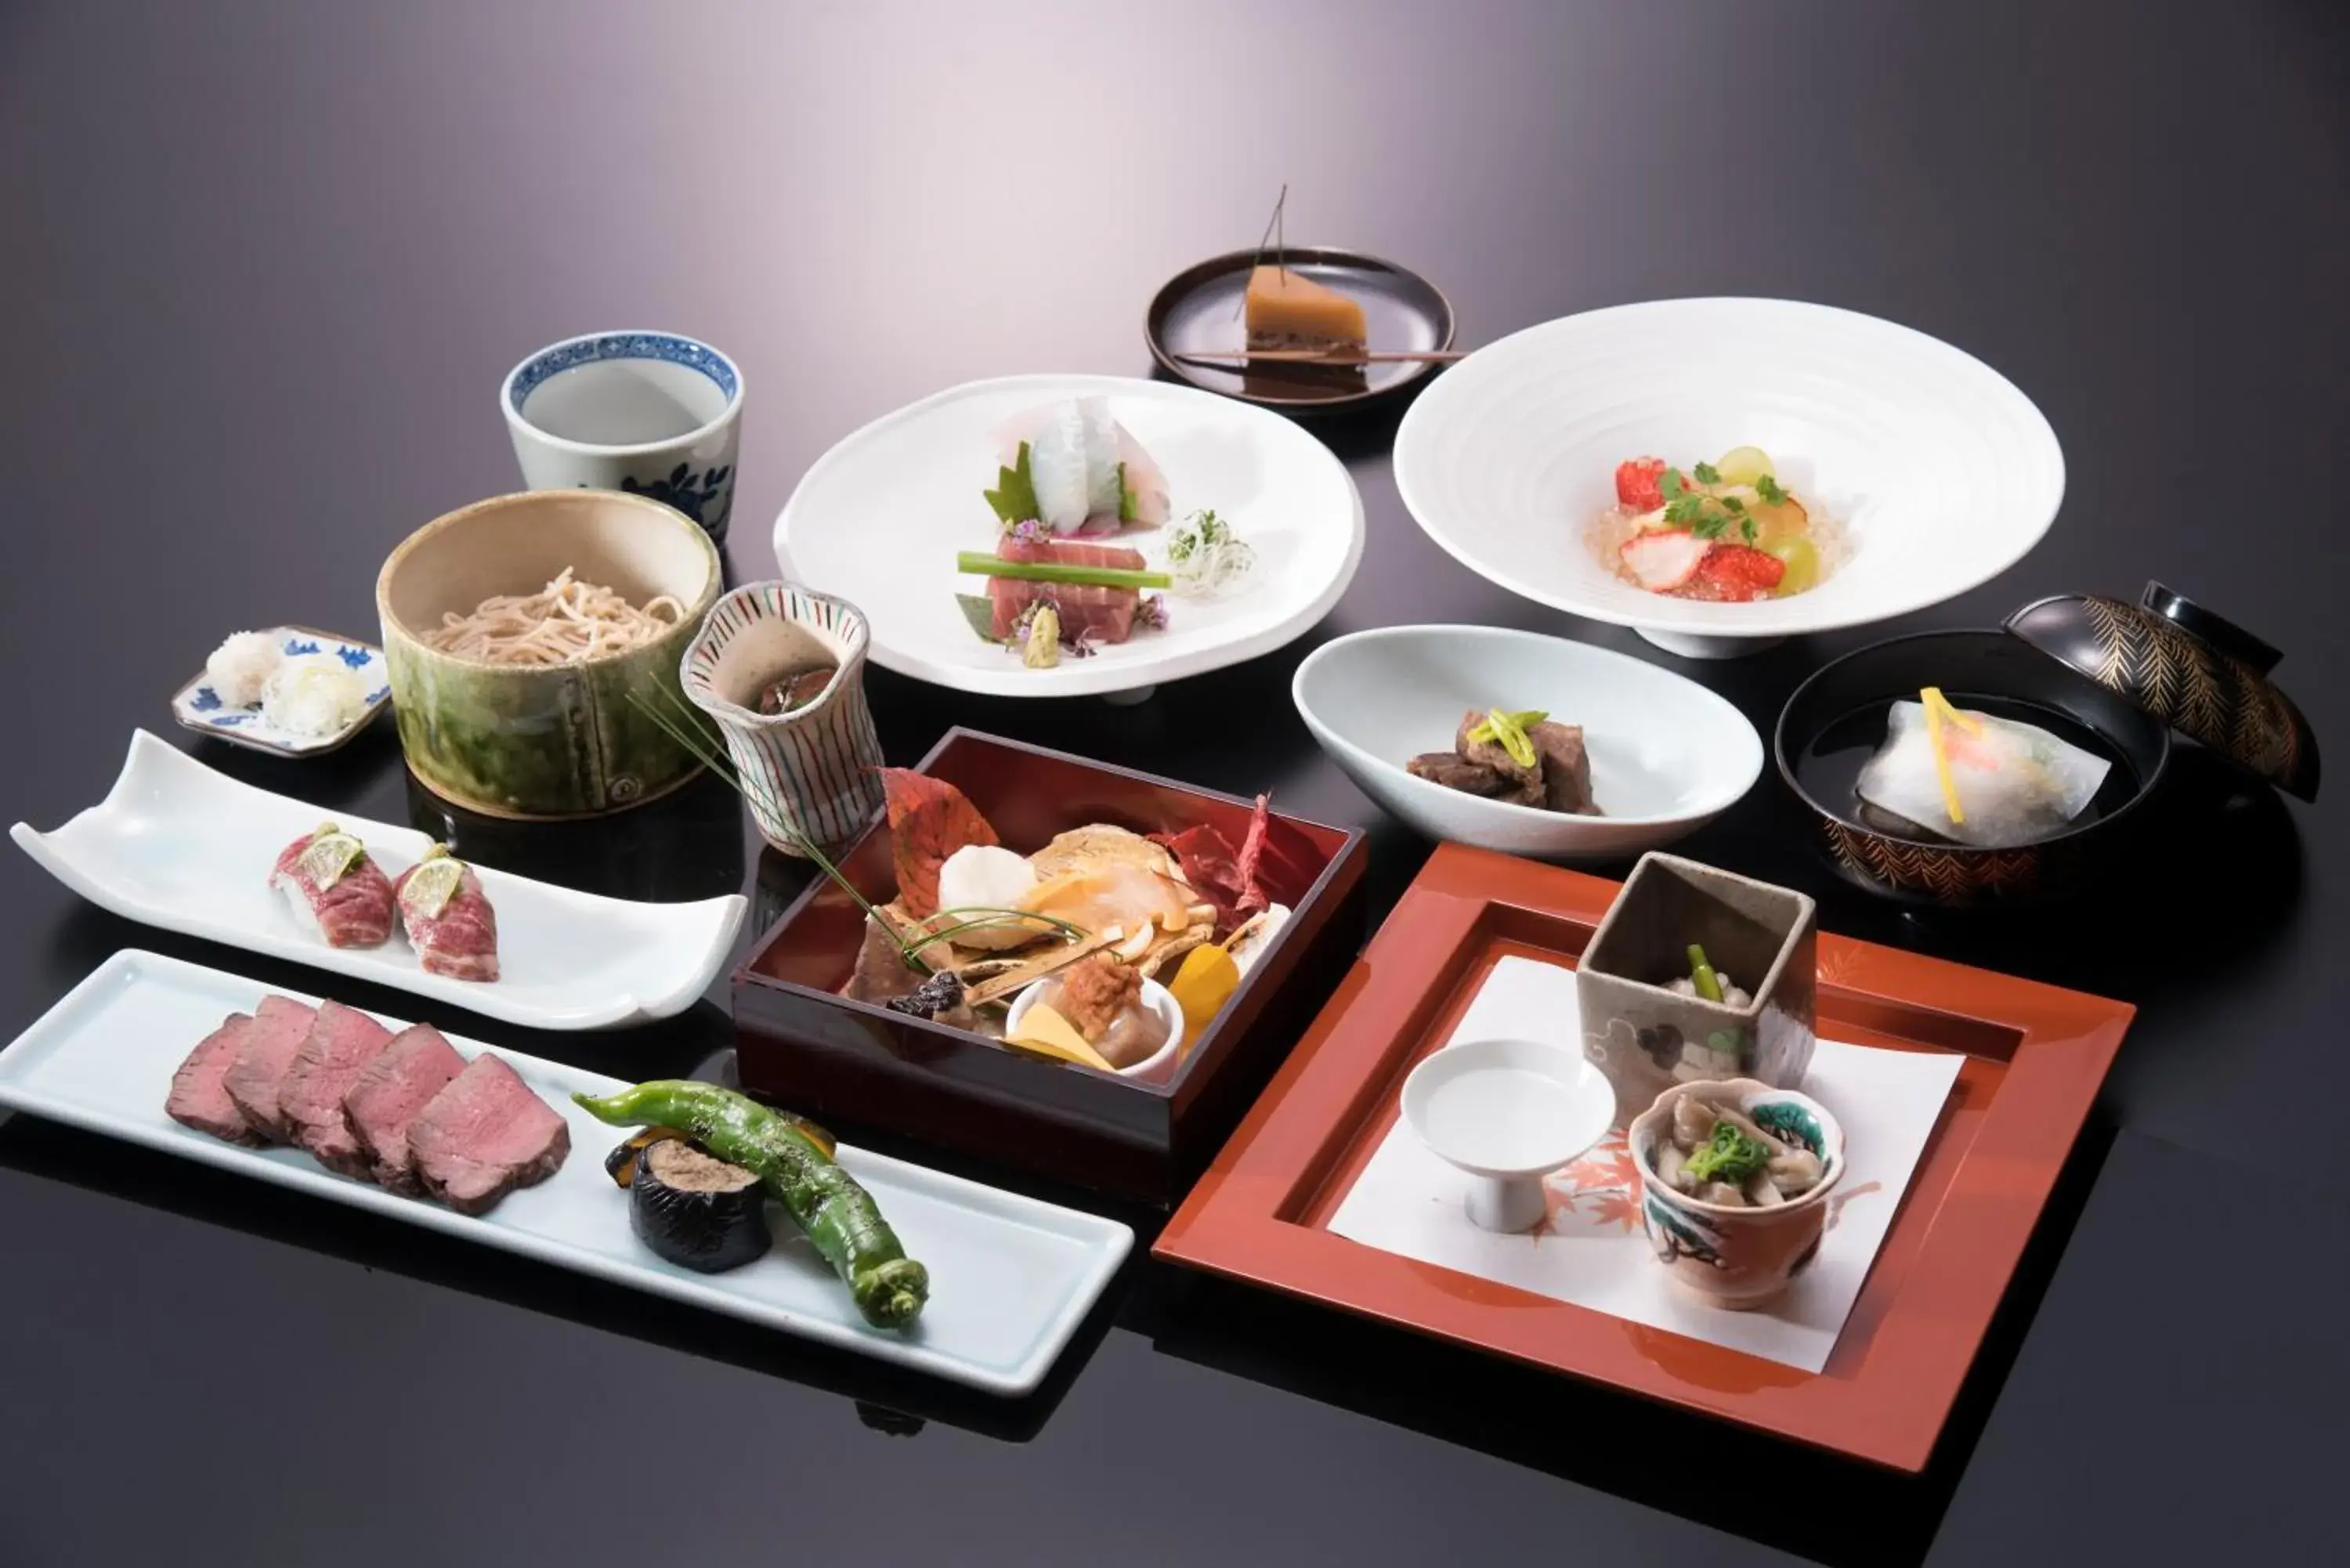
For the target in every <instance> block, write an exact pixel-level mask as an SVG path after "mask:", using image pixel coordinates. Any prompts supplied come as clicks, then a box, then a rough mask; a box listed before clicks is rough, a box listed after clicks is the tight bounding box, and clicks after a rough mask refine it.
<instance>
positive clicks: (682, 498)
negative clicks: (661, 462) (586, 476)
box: [620, 462, 734, 535]
mask: <svg viewBox="0 0 2350 1568" xmlns="http://www.w3.org/2000/svg"><path fill="white" fill-rule="evenodd" d="M733 472H734V470H733V468H732V467H719V468H712V469H705V470H704V471H702V472H700V473H695V472H691V467H690V465H688V464H686V463H682V462H681V463H679V464H678V465H677V466H676V467H675V468H672V469H671V470H670V471H669V477H668V478H667V479H656V480H651V481H650V482H648V483H643V484H639V483H637V482H636V481H635V480H634V479H622V480H621V481H620V488H621V489H623V490H625V491H627V492H628V493H629V494H631V495H641V496H644V497H645V498H646V499H648V500H651V501H658V502H660V503H661V504H663V505H664V506H674V507H676V508H677V509H678V510H679V511H680V512H682V513H684V514H686V515H687V516H688V517H691V518H692V519H693V520H694V521H695V522H696V523H699V524H702V526H703V527H704V528H706V529H708V530H709V531H710V532H711V533H712V535H723V534H724V533H725V529H726V511H727V507H726V491H727V484H726V482H727V480H728V479H729V478H731V477H732V476H733Z"/></svg>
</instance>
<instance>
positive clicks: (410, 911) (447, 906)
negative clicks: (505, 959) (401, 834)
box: [392, 844, 498, 981]
mask: <svg viewBox="0 0 2350 1568" xmlns="http://www.w3.org/2000/svg"><path fill="white" fill-rule="evenodd" d="M392 896H393V898H395V899H396V901H397V902H398V904H399V907H400V924H401V925H402V926H403V927H405V928H406V929H407V931H408V940H409V945H410V946H411V947H413V948H414V949H415V950H416V956H417V957H418V958H420V959H421V960H422V961H423V963H424V967H425V969H426V970H427V971H430V972H431V973H433V974H445V975H447V976H449V977H450V978H451V979H452V980H479V981H491V980H495V979H497V978H498V917H497V913H496V911H495V910H494V909H491V908H490V900H489V899H488V898H486V897H484V894H483V892H482V879H481V878H480V877H476V876H474V875H473V867H470V866H468V865H466V864H465V863H464V862H463V861H462V860H460V859H458V858H457V857H455V856H453V855H452V854H450V853H449V851H448V849H447V847H446V846H442V845H439V844H436V845H434V846H432V848H430V849H428V850H426V851H425V852H424V858H423V859H421V860H420V861H418V862H417V863H416V864H415V865H413V866H411V867H409V868H408V869H407V870H405V871H403V872H401V873H400V880H399V881H397V882H395V883H393V884H392Z"/></svg>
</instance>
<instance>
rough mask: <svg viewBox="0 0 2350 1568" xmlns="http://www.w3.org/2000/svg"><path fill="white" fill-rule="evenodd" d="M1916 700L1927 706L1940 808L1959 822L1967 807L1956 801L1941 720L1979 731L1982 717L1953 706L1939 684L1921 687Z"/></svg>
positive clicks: (1967, 730) (1956, 793) (1956, 796)
mask: <svg viewBox="0 0 2350 1568" xmlns="http://www.w3.org/2000/svg"><path fill="white" fill-rule="evenodd" d="M1918 702H1919V703H1920V704H1922V705H1923V706H1924V708H1925V710H1926V739H1927V741H1928V742H1929V743H1930V744H1931V745H1932V746H1933V748H1934V776H1935V778H1936V779H1938V780H1939V781H1940V783H1941V785H1942V808H1943V809H1944V810H1945V811H1948V812H1949V813H1950V820H1951V821H1952V822H1953V823H1962V822H1964V821H1966V819H1967V808H1966V807H1965V806H1963V805H1960V804H1959V785H1958V781H1957V780H1956V779H1954V778H1952V777H1951V776H1950V740H1949V738H1948V737H1947V736H1945V735H1944V734H1943V733H1942V723H1943V722H1944V721H1945V720H1948V721H1949V722H1951V723H1953V724H1956V725H1957V726H1958V727H1959V728H1960V729H1961V730H1964V731H1965V732H1967V733H1968V734H1970V735H1980V734H1981V733H1982V721H1981V720H1980V719H1978V718H1976V717H1975V716H1974V715H1973V714H1971V713H1962V712H1960V711H1959V710H1958V709H1956V708H1954V707H1952V706H1951V705H1950V699H1949V698H1948V697H1945V696H1943V695H1942V689H1941V688H1940V687H1939V686H1929V687H1926V688H1924V689H1923V690H1921V691H1919V692H1918Z"/></svg>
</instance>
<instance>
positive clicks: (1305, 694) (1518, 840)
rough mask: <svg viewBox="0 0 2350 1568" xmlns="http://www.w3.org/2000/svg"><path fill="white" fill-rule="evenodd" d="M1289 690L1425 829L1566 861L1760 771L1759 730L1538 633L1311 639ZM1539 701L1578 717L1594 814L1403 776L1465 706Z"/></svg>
mask: <svg viewBox="0 0 2350 1568" xmlns="http://www.w3.org/2000/svg"><path fill="white" fill-rule="evenodd" d="M1290 695H1291V697H1292V699H1293V700H1294V701H1295V702H1296V704H1297V711H1298V713H1299V715H1300V716H1301V717H1303V718H1304V719H1305V727H1306V728H1307V729H1309V730H1311V731H1313V732H1314V738H1315V740H1316V741H1318V742H1321V745H1322V749H1323V750H1324V751H1325V752H1327V753H1329V754H1330V760H1331V761H1333V762H1335V763H1337V764H1338V766H1339V767H1340V768H1341V769H1342V770H1344V771H1345V773H1346V774H1347V777H1348V778H1350V779H1352V780H1354V781H1355V783H1356V784H1357V785H1359V786H1360V787H1361V789H1362V791H1363V793H1364V794H1367V795H1369V796H1370V797H1371V798H1372V799H1373V800H1375V801H1377V802H1378V804H1379V805H1382V806H1384V807H1386V808H1387V809H1388V811H1389V812H1392V813H1393V814H1394V815H1397V816H1399V817H1400V818H1402V819H1403V820H1404V821H1405V822H1407V823H1409V824H1410V825H1411V826H1413V827H1415V828H1418V829H1419V831H1420V832H1422V833H1424V834H1427V835H1428V836H1430V837H1431V838H1440V839H1453V840H1457V841H1458V842H1460V843H1462V844H1473V845H1476V846H1480V847H1481V848H1485V849H1498V850H1501V851H1503V853H1505V854H1510V855H1530V856H1534V857H1538V858H1542V859H1553V860H1565V859H1581V858H1600V857H1613V856H1626V855H1637V854H1638V853H1639V852H1640V851H1642V850H1644V849H1655V848H1659V847H1661V846H1664V845H1667V844H1670V843H1672V842H1673V841H1674V840H1675V839H1678V838H1681V837H1684V836H1687V835H1689V834H1690V833H1693V832H1695V831H1696V830H1697V829H1699V828H1700V827H1702V826H1705V824H1707V823H1708V822H1711V820H1713V818H1714V817H1716V816H1718V815H1721V813H1722V812H1723V811H1725V810H1727V809H1728V808H1729V807H1730V806H1731V805H1734V804H1735V803H1736V802H1737V801H1738V800H1739V798H1740V797H1741V796H1742V795H1744V794H1746V792H1747V791H1748V790H1750V789H1752V787H1753V786H1754V781H1755V780H1756V779H1757V778H1758V777H1760V776H1761V775H1762V773H1763V738H1762V736H1760V735H1758V734H1757V733H1755V731H1754V726H1753V725H1752V724H1751V723H1749V722H1747V720H1746V716H1745V715H1744V714H1742V713H1741V712H1740V711H1738V710H1737V709H1736V708H1734V707H1732V706H1731V704H1730V703H1729V702H1727V701H1724V700H1722V699H1721V698H1720V697H1717V696H1715V695H1714V694H1713V693H1712V692H1711V691H1707V690H1706V689H1705V688H1704V687H1702V686H1700V685H1698V684H1697V683H1696V682H1695V681H1693V680H1687V679H1685V678H1683V677H1681V676H1679V675H1676V674H1674V673H1673V672H1672V671H1671V670H1663V669H1659V667H1658V666H1656V665H1653V664H1650V663H1648V662H1647V661H1646V660H1644V659H1634V658H1632V657H1630V656H1629V655H1627V654H1621V653H1614V652H1610V651H1609V650H1608V649H1604V648H1594V647H1592V646H1591V645H1590V644H1588V643H1583V642H1571V641H1568V640H1567V639H1565V638H1556V637H1544V636H1543V635H1542V634H1541V633H1539V632H1531V631H1512V630H1508V629H1506V628H1499V627H1482V626H1399V627H1388V628H1381V629H1379V630H1376V631H1358V632H1355V633H1353V634H1351V635H1350V636H1347V637H1342V638H1339V639H1336V640H1335V641H1331V642H1327V643H1325V644H1323V646H1321V647H1320V648H1318V649H1315V650H1314V652H1313V653H1312V654H1310V655H1308V656H1307V658H1306V659H1305V662H1304V663H1303V664H1301V665H1299V666H1298V668H1297V675H1296V678H1295V680H1293V681H1292V682H1291V683H1290ZM1494 707H1508V708H1512V709H1527V708H1539V709H1542V710H1544V711H1546V712H1548V713H1549V714H1550V716H1551V717H1552V718H1553V719H1555V720H1557V721H1558V722H1561V723H1565V724H1580V725H1582V726H1583V736H1584V744H1585V747H1586V751H1587V752H1588V754H1589V756H1590V758H1591V792H1592V797H1593V799H1594V800H1596V802H1597V803H1598V805H1599V807H1600V809H1601V810H1603V811H1605V812H1606V813H1607V815H1605V816H1570V815H1566V814H1565V813H1564V812H1555V811H1544V810H1542V809H1541V808H1539V807H1536V806H1531V805H1509V804H1507V803H1505V802H1502V801H1496V800H1486V799H1484V798H1482V796H1478V795H1472V794H1462V793H1461V791H1459V790H1454V789H1447V788H1445V787H1444V786H1443V785H1442V784H1430V783H1429V782H1428V781H1427V780H1426V779H1420V778H1414V777H1413V776H1412V775H1411V774H1409V773H1408V772H1406V771H1405V768H1404V763H1407V762H1408V761H1409V760H1410V759H1411V758H1412V757H1414V756H1417V755H1418V754H1419V753H1422V752H1440V751H1444V750H1446V749H1448V748H1449V747H1450V746H1451V743H1452V736H1453V732H1454V731H1455V729H1457V728H1458V727H1459V725H1460V722H1461V713H1462V712H1463V711H1466V710H1469V709H1471V708H1479V709H1482V708H1494Z"/></svg>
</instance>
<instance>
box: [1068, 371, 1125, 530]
mask: <svg viewBox="0 0 2350 1568" xmlns="http://www.w3.org/2000/svg"><path fill="white" fill-rule="evenodd" d="M1077 419H1078V421H1079V422H1080V423H1082V424H1083V425H1084V426H1085V431H1086V514H1087V516H1089V517H1103V516H1108V517H1115V516H1117V515H1118V478H1119V474H1118V421H1116V420H1114V419H1112V418H1110V417H1109V400H1108V399H1107V398H1079V399H1078V400H1077Z"/></svg>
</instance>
